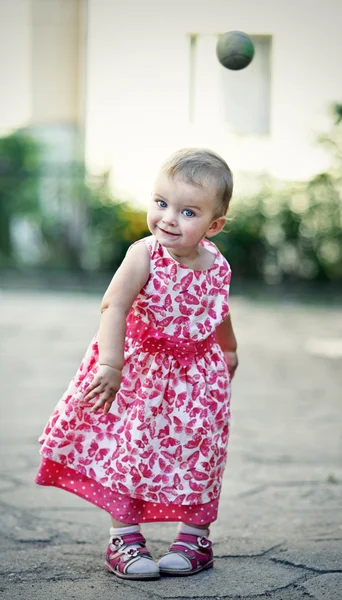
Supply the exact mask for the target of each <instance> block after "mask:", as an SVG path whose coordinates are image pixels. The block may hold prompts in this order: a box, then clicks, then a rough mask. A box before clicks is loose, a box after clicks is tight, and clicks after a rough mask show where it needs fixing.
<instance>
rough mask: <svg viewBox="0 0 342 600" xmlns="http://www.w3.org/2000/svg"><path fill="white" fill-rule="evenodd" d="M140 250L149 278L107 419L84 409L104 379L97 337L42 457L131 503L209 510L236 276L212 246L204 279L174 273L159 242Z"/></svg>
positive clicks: (221, 449)
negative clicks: (220, 329) (219, 336)
mask: <svg viewBox="0 0 342 600" xmlns="http://www.w3.org/2000/svg"><path fill="white" fill-rule="evenodd" d="M138 243H144V244H146V245H147V247H148V249H149V252H150V257H151V263H150V265H151V266H150V277H149V279H148V281H147V283H146V285H145V286H144V288H143V289H142V290H141V292H140V294H139V295H138V297H137V298H136V300H135V302H134V303H133V306H132V308H131V310H130V312H129V315H128V317H127V334H126V343H125V364H124V368H123V376H122V382H121V386H120V389H119V391H118V393H117V394H116V398H115V400H114V402H113V404H112V406H111V409H110V412H109V413H108V414H107V415H104V414H103V412H102V411H101V410H99V411H98V413H96V414H93V413H91V412H90V410H89V409H90V407H91V406H92V403H91V404H90V403H86V402H85V401H84V393H85V390H86V389H87V386H88V385H89V383H90V382H91V381H92V379H93V378H94V376H95V374H96V372H97V369H98V344H97V336H95V337H94V339H93V341H92V343H91V344H90V346H89V348H88V350H87V352H86V355H85V357H84V359H83V360H82V363H81V365H80V367H79V369H78V371H77V373H76V375H75V377H74V378H73V380H72V381H71V383H70V385H69V387H68V389H67V391H66V392H65V394H64V396H63V397H62V399H61V400H60V401H59V403H58V405H57V407H56V409H55V411H54V413H53V415H52V416H51V418H50V420H49V422H48V424H47V426H46V428H45V430H44V432H43V435H42V436H41V438H40V441H41V443H42V448H41V453H42V455H43V456H44V457H45V458H48V459H51V460H53V461H56V462H58V463H60V464H62V465H65V466H67V467H69V468H72V469H74V470H76V471H77V472H79V473H81V474H83V475H85V476H87V477H89V478H91V479H92V480H94V481H96V482H98V483H100V484H101V485H103V486H105V487H108V488H110V489H111V490H113V491H115V492H117V493H119V494H123V495H125V496H129V497H131V498H136V499H141V500H146V501H151V502H156V503H164V504H170V503H173V504H177V505H178V504H179V505H198V504H205V503H207V502H210V501H211V500H215V499H217V498H218V497H219V494H220V490H221V483H222V475H223V471H224V467H225V463H226V457H227V443H228V435H229V422H230V381H229V374H228V369H227V366H226V364H225V361H224V357H223V353H222V351H221V348H220V346H219V345H218V344H217V343H216V340H215V337H214V336H215V330H216V327H217V326H218V325H219V324H220V323H221V322H222V321H223V320H224V319H225V318H226V316H227V314H228V293H229V283H230V267H229V265H228V263H227V261H226V260H225V258H224V257H223V256H222V255H221V254H220V252H219V251H218V249H217V248H216V246H215V245H214V244H212V243H211V242H209V241H208V240H203V242H202V244H203V245H204V246H205V247H206V248H207V249H208V250H209V251H211V252H213V253H214V254H215V260H214V263H213V265H212V266H211V267H210V268H209V269H207V270H205V271H197V270H196V271H194V270H191V269H189V268H188V267H185V266H183V265H180V264H179V263H177V262H176V261H175V260H174V259H172V258H171V256H170V255H169V253H168V252H167V250H166V248H164V247H163V246H161V245H160V244H159V243H158V242H157V241H156V239H155V238H154V237H153V236H150V237H148V238H145V239H144V240H140V242H138ZM149 344H150V346H149ZM156 344H157V345H156ZM149 348H150V349H149ZM151 348H152V350H151ZM158 348H159V350H158ZM182 357H185V358H182Z"/></svg>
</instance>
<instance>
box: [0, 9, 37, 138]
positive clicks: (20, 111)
mask: <svg viewBox="0 0 342 600" xmlns="http://www.w3.org/2000/svg"><path fill="white" fill-rule="evenodd" d="M29 19H30V2H29V0H13V1H12V2H8V0H0V50H1V51H0V82H1V93H0V135H6V134H7V133H8V131H10V130H11V129H15V128H17V127H21V126H23V125H26V124H27V123H28V121H29V119H30V113H31V96H30V78H31V62H30V52H29V49H30V38H31V32H30V29H29V27H28V23H29Z"/></svg>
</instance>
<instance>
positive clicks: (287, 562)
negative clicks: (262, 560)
mask: <svg viewBox="0 0 342 600" xmlns="http://www.w3.org/2000/svg"><path fill="white" fill-rule="evenodd" d="M270 560H271V561H272V562H274V563H276V564H280V565H285V566H289V567H295V568H296V569H305V570H307V571H312V572H313V573H319V574H320V575H324V574H326V573H342V569H317V568H316V567H307V566H306V565H302V564H296V563H293V562H291V561H290V560H285V559H281V558H270Z"/></svg>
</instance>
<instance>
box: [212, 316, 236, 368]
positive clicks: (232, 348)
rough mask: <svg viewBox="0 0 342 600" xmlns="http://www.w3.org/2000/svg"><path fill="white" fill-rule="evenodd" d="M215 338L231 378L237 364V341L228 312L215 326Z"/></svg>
mask: <svg viewBox="0 0 342 600" xmlns="http://www.w3.org/2000/svg"><path fill="white" fill-rule="evenodd" d="M216 339H217V342H218V344H219V345H220V346H221V350H222V352H223V354H224V358H225V361H226V363H227V367H228V370H229V373H230V376H231V378H233V377H234V373H235V371H236V369H237V366H238V357H237V353H236V350H237V341H236V337H235V333H234V330H233V326H232V321H231V317H230V314H229V315H228V317H227V318H226V319H225V320H224V321H223V322H222V323H221V324H220V325H219V326H218V327H217V329H216Z"/></svg>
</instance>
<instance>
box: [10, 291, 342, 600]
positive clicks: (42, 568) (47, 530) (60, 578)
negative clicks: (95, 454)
mask: <svg viewBox="0 0 342 600" xmlns="http://www.w3.org/2000/svg"><path fill="white" fill-rule="evenodd" d="M99 301H100V296H97V295H93V296H85V295H82V294H81V293H79V294H75V293H74V294H68V293H53V294H52V293H51V294H50V293H47V292H46V293H45V292H40V293H38V292H36V293H34V292H28V291H25V292H20V291H19V290H17V291H15V292H9V291H6V292H2V293H1V320H2V331H1V340H2V341H1V346H2V352H1V355H2V356H1V390H2V394H1V423H0V433H1V443H0V451H1V466H0V472H1V476H0V506H1V512H0V523H1V536H0V597H1V598H3V599H4V600H17V599H21V600H22V599H24V600H31V599H34V600H43V599H44V600H46V598H48V599H49V600H61V599H69V598H70V599H71V598H75V599H76V600H81V599H82V600H95V599H97V598H99V597H101V596H103V597H106V598H119V599H120V600H131V599H132V600H133V599H139V600H140V599H142V600H145V599H146V600H147V599H150V600H159V598H164V599H168V600H173V599H175V598H177V599H178V600H183V599H188V598H193V599H201V600H209V599H211V600H223V599H226V600H228V599H230V600H235V599H237V598H239V599H244V600H252V599H253V598H269V599H271V600H302V599H307V598H313V599H315V600H323V599H324V600H339V599H340V598H342V441H341V432H342V418H341V398H342V394H341V388H342V385H341V384H342V351H341V352H340V350H339V349H341V344H342V342H341V340H342V309H341V308H339V307H338V305H337V304H335V306H329V307H326V308H324V307H322V306H320V307H314V306H305V305H303V304H300V303H296V302H294V301H291V302H288V303H286V302H275V301H274V300H273V301H272V302H269V303H262V302H261V301H252V300H251V299H246V298H243V297H234V298H233V299H232V302H231V305H232V315H233V320H234V324H235V329H236V332H237V335H238V339H239V345H240V351H239V355H240V368H239V371H238V373H237V375H236V378H235V380H234V386H233V400H232V434H231V439H230V456H229V460H228V465H227V469H226V473H225V481H224V488H223V494H222V501H221V505H220V515H219V519H218V521H217V522H216V523H215V524H214V525H213V527H212V535H211V537H212V539H213V541H214V542H215V546H214V551H215V555H216V561H215V568H214V569H211V570H210V571H208V572H205V573H202V574H199V575H196V576H194V577H191V578H163V579H161V580H160V581H157V582H121V581H120V580H117V579H116V578H115V577H114V576H112V575H110V574H109V573H107V572H106V571H105V570H104V568H103V561H104V552H105V548H106V544H107V538H108V526H109V518H108V516H107V515H106V514H105V513H104V512H102V511H100V510H98V509H96V508H94V507H93V506H91V505H88V504H87V503H86V502H84V501H82V500H80V499H79V498H77V497H74V496H72V495H70V494H66V493H65V492H62V491H60V490H55V489H52V488H51V489H48V488H39V487H38V486H36V485H35V484H34V483H33V478H34V475H35V472H36V470H37V467H38V464H39V454H38V451H39V448H38V443H37V437H38V435H39V434H40V432H41V430H42V428H43V426H44V424H45V422H46V420H47V418H48V416H49V415H50V413H51V411H52V409H53V407H54V405H55V403H56V402H57V400H58V398H59V396H60V395H61V393H62V392H63V391H64V388H65V387H66V385H67V383H68V382H69V379H70V378H71V377H72V375H73V373H74V371H75V369H76V367H77V366H78V363H79V361H80V359H81V357H82V355H83V352H84V350H85V348H86V346H87V344H88V342H89V340H90V338H91V337H92V335H93V333H94V332H95V330H96V328H97V326H98V318H99ZM329 349H330V350H329ZM175 527H176V525H175V524H171V523H167V524H151V525H146V526H144V528H143V532H144V534H145V536H146V537H147V538H148V540H149V547H150V549H151V551H152V553H153V554H154V556H155V557H156V558H158V557H159V556H160V555H161V554H162V553H163V551H164V550H165V549H166V547H167V545H168V543H169V542H170V541H171V540H172V538H173V532H174V529H175Z"/></svg>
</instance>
